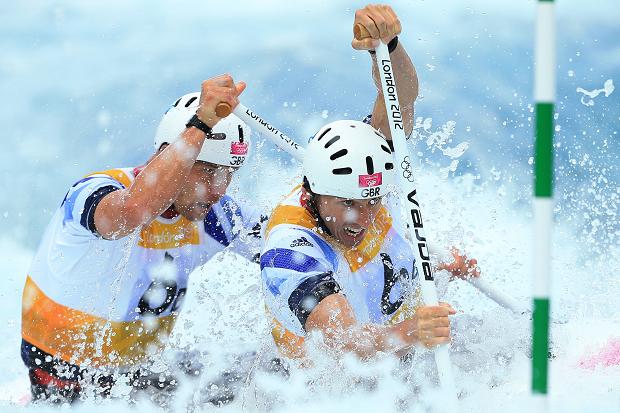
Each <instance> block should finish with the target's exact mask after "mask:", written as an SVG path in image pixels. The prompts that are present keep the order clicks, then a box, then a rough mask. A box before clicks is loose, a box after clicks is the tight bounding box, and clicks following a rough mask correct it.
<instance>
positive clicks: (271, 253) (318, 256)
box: [260, 224, 338, 272]
mask: <svg viewBox="0 0 620 413" xmlns="http://www.w3.org/2000/svg"><path fill="white" fill-rule="evenodd" d="M260 264H261V270H262V269H264V268H266V267H272V268H286V269H291V270H294V271H298V272H308V271H314V270H317V269H319V268H320V269H321V270H322V271H335V270H336V268H337V267H338V256H337V254H336V252H335V249H334V247H333V246H332V245H331V244H330V243H329V242H328V241H327V240H325V239H324V238H323V237H322V236H321V235H320V234H318V233H317V232H316V231H313V230H312V229H309V228H304V227H303V226H299V225H294V224H281V225H278V226H277V227H276V228H274V229H273V230H272V231H271V233H270V235H269V237H268V238H267V240H266V241H265V245H264V247H263V253H262V254H261V259H260Z"/></svg>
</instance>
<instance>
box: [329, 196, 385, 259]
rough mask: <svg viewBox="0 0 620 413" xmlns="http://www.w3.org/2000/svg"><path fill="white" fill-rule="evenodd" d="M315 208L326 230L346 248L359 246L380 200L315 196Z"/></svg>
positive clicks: (375, 213)
mask: <svg viewBox="0 0 620 413" xmlns="http://www.w3.org/2000/svg"><path fill="white" fill-rule="evenodd" d="M317 208H318V210H319V214H320V215H321V218H323V221H325V225H326V226H327V229H329V231H330V232H331V233H332V235H333V236H334V238H336V240H338V242H340V243H341V244H343V245H344V246H346V247H354V246H356V245H357V244H359V243H360V242H361V241H362V240H363V239H364V236H365V235H366V232H367V230H368V227H370V225H371V224H372V222H373V221H374V220H375V217H376V216H377V213H378V212H379V209H381V199H380V198H375V199H347V198H339V197H337V196H330V195H318V196H317Z"/></svg>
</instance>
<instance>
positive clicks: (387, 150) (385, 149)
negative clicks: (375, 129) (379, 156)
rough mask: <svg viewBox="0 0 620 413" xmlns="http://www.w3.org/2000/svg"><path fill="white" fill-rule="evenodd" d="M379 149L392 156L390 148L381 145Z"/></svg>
mask: <svg viewBox="0 0 620 413" xmlns="http://www.w3.org/2000/svg"><path fill="white" fill-rule="evenodd" d="M381 149H383V150H384V151H385V152H387V153H389V154H390V155H391V154H392V151H391V150H390V148H388V147H387V146H385V145H381Z"/></svg>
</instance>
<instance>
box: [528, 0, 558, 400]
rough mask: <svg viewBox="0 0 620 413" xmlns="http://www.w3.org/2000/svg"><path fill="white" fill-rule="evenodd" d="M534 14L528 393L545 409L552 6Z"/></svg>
mask: <svg viewBox="0 0 620 413" xmlns="http://www.w3.org/2000/svg"><path fill="white" fill-rule="evenodd" d="M536 14H537V18H536V45H535V56H534V59H535V62H534V66H535V79H534V97H535V100H536V132H535V141H536V142H535V166H534V195H535V198H534V223H535V226H536V228H535V231H534V234H535V235H534V244H533V245H534V282H533V295H532V296H533V311H532V321H533V326H532V327H533V333H532V394H533V395H534V397H535V399H537V402H538V409H537V410H538V411H548V410H549V401H548V397H547V378H548V354H549V309H550V306H549V291H550V273H551V230H552V227H553V129H554V128H553V110H554V101H555V6H554V2H553V0H538V6H537V13H536Z"/></svg>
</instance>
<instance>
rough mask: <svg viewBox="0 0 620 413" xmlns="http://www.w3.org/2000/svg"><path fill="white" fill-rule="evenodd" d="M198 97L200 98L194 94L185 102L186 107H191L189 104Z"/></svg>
mask: <svg viewBox="0 0 620 413" xmlns="http://www.w3.org/2000/svg"><path fill="white" fill-rule="evenodd" d="M196 99H198V98H197V97H196V96H193V97H192V98H191V99H190V100H188V101H187V103H186V104H185V107H186V108H189V105H191V104H192V103H193V102H194V101H195V100H196Z"/></svg>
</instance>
